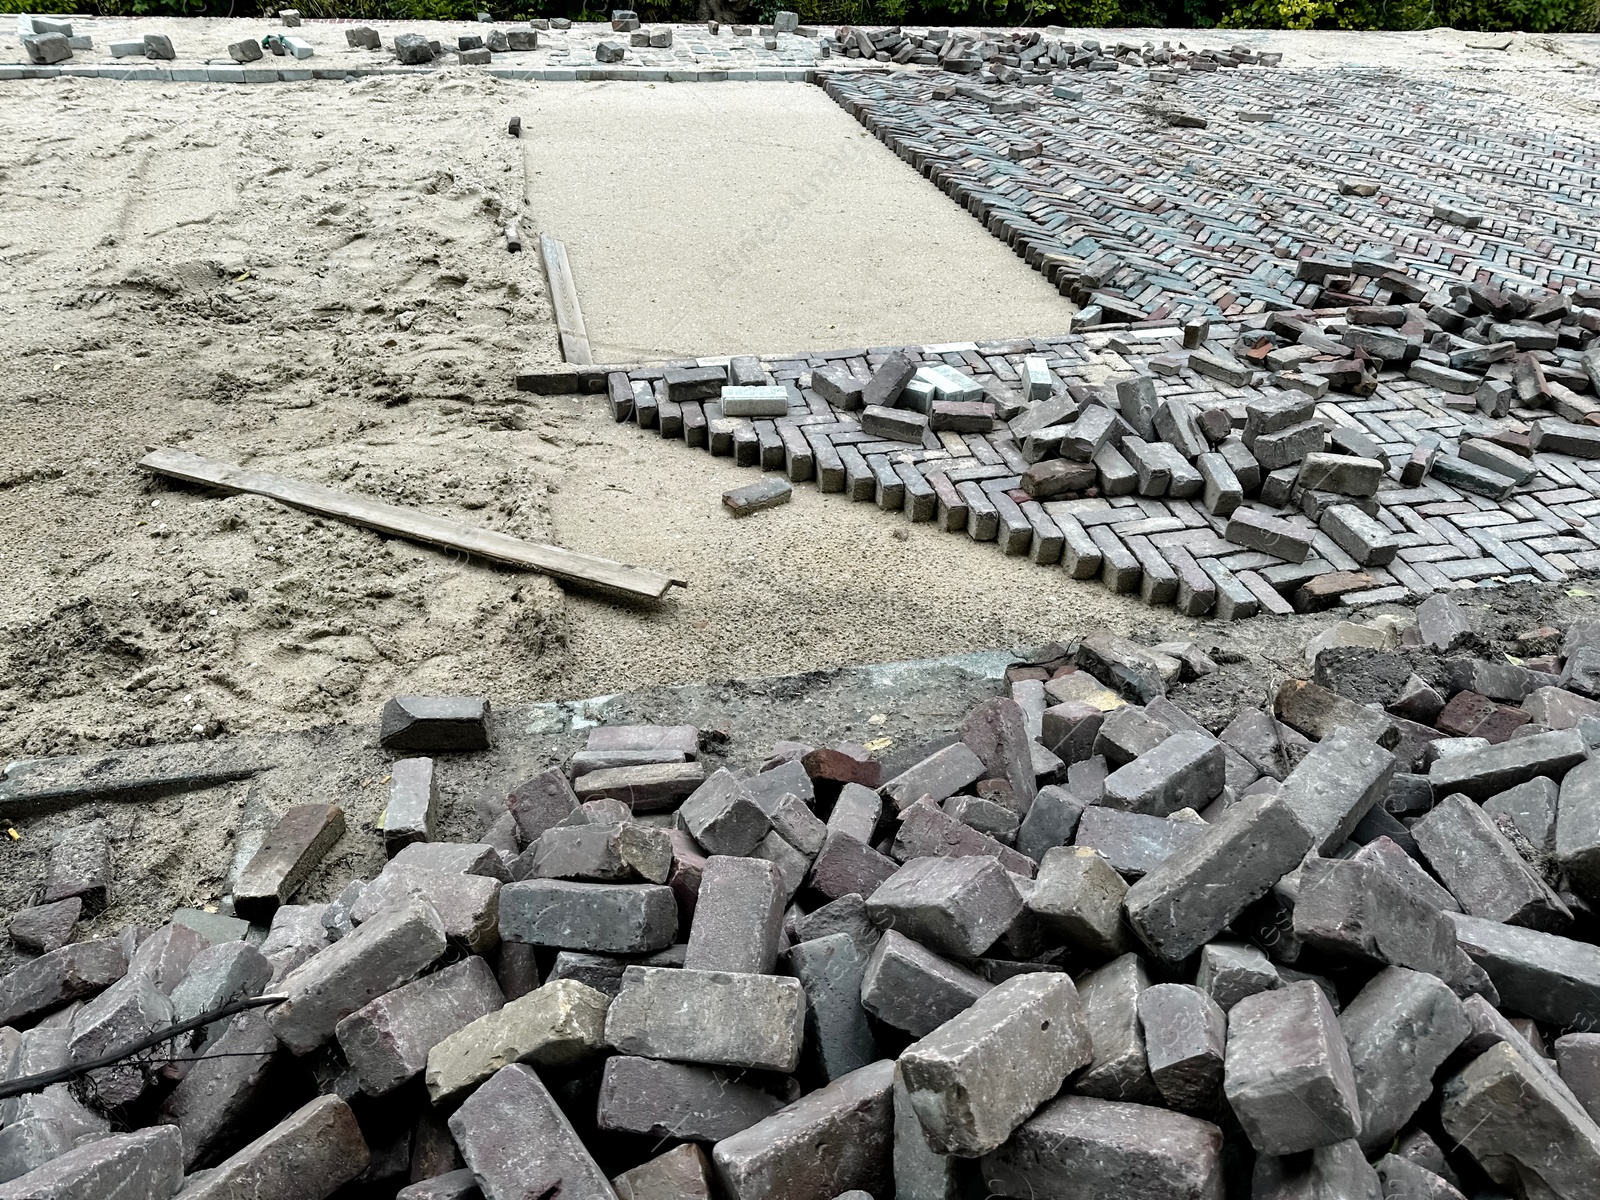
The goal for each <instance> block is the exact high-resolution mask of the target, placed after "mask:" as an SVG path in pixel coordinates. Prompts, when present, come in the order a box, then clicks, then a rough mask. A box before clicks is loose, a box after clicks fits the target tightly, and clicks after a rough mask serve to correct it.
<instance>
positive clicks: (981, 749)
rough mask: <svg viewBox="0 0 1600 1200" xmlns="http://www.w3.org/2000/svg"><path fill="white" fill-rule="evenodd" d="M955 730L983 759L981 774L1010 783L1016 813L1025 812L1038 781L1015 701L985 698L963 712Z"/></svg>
mask: <svg viewBox="0 0 1600 1200" xmlns="http://www.w3.org/2000/svg"><path fill="white" fill-rule="evenodd" d="M958 732H959V733H960V735H961V740H962V741H963V742H964V743H966V745H967V746H968V748H969V749H971V750H972V752H973V753H974V754H976V755H977V756H978V757H979V759H981V760H982V761H983V766H984V777H985V778H988V779H1003V780H1005V781H1006V782H1007V783H1008V784H1010V785H1011V794H1012V796H1013V797H1014V798H1015V803H1016V808H1017V811H1018V814H1019V815H1020V814H1022V813H1025V812H1027V810H1028V806H1029V805H1031V804H1032V803H1033V796H1034V793H1035V792H1036V791H1038V781H1037V779H1036V778H1035V776H1034V772H1033V759H1032V755H1031V753H1030V750H1029V747H1030V742H1031V740H1032V739H1031V737H1030V735H1029V733H1028V728H1027V723H1026V722H1025V721H1024V719H1023V716H1022V709H1021V708H1019V707H1018V706H1017V703H1016V701H1014V700H1012V699H1010V698H1009V697H1005V696H998V697H995V698H993V699H990V700H985V701H984V702H983V703H982V704H979V705H978V706H977V707H976V708H975V709H973V710H972V712H970V713H969V714H967V718H966V720H964V721H963V722H962V723H961V728H960V730H958Z"/></svg>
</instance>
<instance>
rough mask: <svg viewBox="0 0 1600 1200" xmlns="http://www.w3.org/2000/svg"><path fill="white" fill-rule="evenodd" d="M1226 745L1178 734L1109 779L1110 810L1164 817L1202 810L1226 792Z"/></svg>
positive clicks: (1204, 737)
mask: <svg viewBox="0 0 1600 1200" xmlns="http://www.w3.org/2000/svg"><path fill="white" fill-rule="evenodd" d="M1225 766H1226V763H1225V759H1224V757H1223V752H1222V743H1221V742H1219V741H1217V740H1216V739H1215V738H1213V737H1210V736H1208V735H1206V734H1201V733H1190V732H1187V731H1185V732H1182V733H1174V734H1173V735H1172V736H1171V737H1169V738H1167V739H1166V740H1164V741H1162V742H1161V743H1160V744H1158V745H1157V746H1156V747H1155V748H1154V749H1152V750H1148V751H1146V752H1145V753H1143V754H1141V755H1140V756H1139V757H1138V758H1136V759H1134V760H1133V761H1132V762H1129V763H1127V764H1126V765H1125V766H1121V767H1118V768H1117V769H1116V770H1115V771H1112V772H1111V774H1109V775H1107V776H1106V792H1105V799H1104V800H1102V801H1101V803H1102V804H1104V805H1105V806H1106V807H1108V808H1119V809H1123V810H1124V811H1127V812H1139V813H1146V814H1148V815H1150V816H1153V817H1165V816H1169V815H1171V814H1172V813H1175V812H1177V811H1178V810H1179V809H1180V808H1192V809H1194V810H1195V811H1197V812H1198V811H1199V810H1200V809H1202V808H1204V807H1205V806H1206V805H1207V804H1209V803H1211V801H1212V800H1214V799H1216V796H1217V794H1218V793H1219V792H1221V791H1222V785H1223V783H1224V776H1225Z"/></svg>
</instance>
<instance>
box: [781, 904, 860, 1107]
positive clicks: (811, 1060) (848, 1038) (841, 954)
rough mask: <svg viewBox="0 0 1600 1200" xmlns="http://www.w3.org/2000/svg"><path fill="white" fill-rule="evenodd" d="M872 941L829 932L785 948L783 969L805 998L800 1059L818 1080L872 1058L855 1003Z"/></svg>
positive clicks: (835, 1077)
mask: <svg viewBox="0 0 1600 1200" xmlns="http://www.w3.org/2000/svg"><path fill="white" fill-rule="evenodd" d="M876 944H877V940H876V937H875V936H874V938H873V939H872V940H871V941H866V940H865V939H862V938H861V937H859V935H856V934H852V933H849V932H839V933H830V934H826V935H824V936H822V937H819V938H815V939H813V940H811V941H802V942H800V943H798V944H797V945H795V946H793V947H791V948H790V950H789V952H788V954H787V955H786V956H785V965H786V967H787V969H788V971H789V973H790V974H791V975H793V976H794V977H795V978H796V979H798V980H799V981H800V986H801V987H802V988H804V989H805V994H806V1040H805V1047H804V1050H803V1054H804V1061H805V1062H806V1063H807V1065H808V1067H809V1068H810V1069H811V1070H812V1071H814V1072H815V1074H816V1076H817V1077H818V1078H820V1079H823V1080H833V1079H838V1078H839V1077H840V1076H843V1075H848V1074H849V1073H850V1072H851V1071H854V1070H856V1069H857V1068H859V1067H863V1066H866V1065H867V1064H868V1063H870V1062H875V1061H876V1060H877V1058H878V1045H877V1040H876V1039H875V1038H874V1037H873V1034H872V1027H871V1025H870V1024H869V1023H868V1021H867V1013H866V1009H864V1008H863V1007H862V1005H861V987H862V983H863V981H864V980H865V978H866V974H867V960H868V957H869V955H870V954H871V953H872V950H873V948H874V947H875V946H876Z"/></svg>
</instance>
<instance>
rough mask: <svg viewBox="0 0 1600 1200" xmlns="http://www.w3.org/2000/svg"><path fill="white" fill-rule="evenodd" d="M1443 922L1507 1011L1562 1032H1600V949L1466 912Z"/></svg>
mask: <svg viewBox="0 0 1600 1200" xmlns="http://www.w3.org/2000/svg"><path fill="white" fill-rule="evenodd" d="M1445 917H1446V918H1447V919H1448V920H1449V921H1450V923H1451V925H1452V926H1453V927H1454V930H1455V936H1456V941H1457V943H1458V944H1459V946H1460V948H1461V949H1462V950H1464V951H1465V952H1466V953H1467V955H1468V956H1469V957H1470V958H1471V959H1472V961H1473V962H1475V963H1477V964H1478V965H1479V966H1480V967H1482V968H1483V969H1484V970H1485V971H1486V972H1488V975H1489V978H1490V979H1491V980H1492V981H1493V982H1494V986H1495V989H1496V990H1497V991H1498V992H1499V993H1500V1001H1501V1003H1502V1004H1504V1005H1505V1007H1506V1008H1508V1009H1510V1010H1511V1011H1513V1012H1519V1013H1523V1014H1525V1015H1527V1016H1530V1017H1533V1018H1534V1019H1535V1020H1539V1021H1547V1022H1549V1023H1550V1024H1552V1025H1555V1026H1558V1027H1561V1028H1569V1027H1570V1028H1578V1029H1589V1028H1600V948H1597V947H1595V946H1592V945H1590V944H1589V943H1587V942H1579V941H1574V940H1572V939H1571V938H1564V937H1558V936H1557V935H1555V934H1552V933H1541V932H1539V931H1538V930H1534V929H1521V928H1518V927H1517V926H1515V925H1502V924H1500V922H1498V921H1486V920H1484V919H1483V918H1481V917H1469V916H1467V915H1466V914H1464V913H1446V914H1445Z"/></svg>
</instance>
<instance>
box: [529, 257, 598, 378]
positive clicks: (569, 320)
mask: <svg viewBox="0 0 1600 1200" xmlns="http://www.w3.org/2000/svg"><path fill="white" fill-rule="evenodd" d="M539 255H540V257H541V258H543V259H544V273H545V277H546V278H547V279H548V280H549V281H550V303H551V305H552V306H553V307H554V308H555V310H556V331H557V332H558V333H559V334H560V335H561V357H562V358H564V359H566V360H567V361H568V362H569V363H592V362H593V361H594V356H593V355H591V354H590V353H589V331H588V330H587V329H585V328H584V326H583V310H582V309H580V308H579V307H578V285H577V284H575V283H573V282H572V265H571V264H570V263H569V262H567V248H566V246H564V245H563V244H562V243H561V242H560V240H558V239H557V238H553V237H551V236H550V235H549V234H548V233H545V234H540V235H539Z"/></svg>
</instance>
